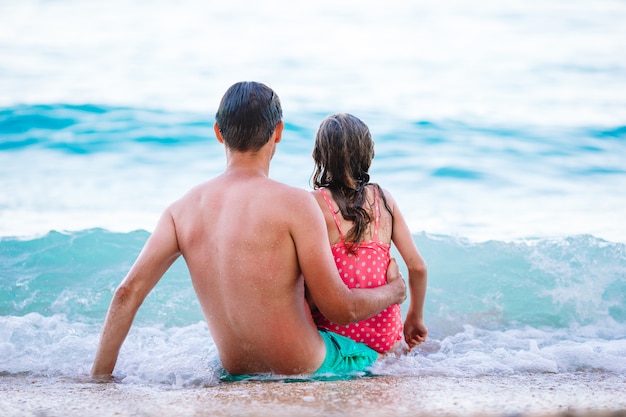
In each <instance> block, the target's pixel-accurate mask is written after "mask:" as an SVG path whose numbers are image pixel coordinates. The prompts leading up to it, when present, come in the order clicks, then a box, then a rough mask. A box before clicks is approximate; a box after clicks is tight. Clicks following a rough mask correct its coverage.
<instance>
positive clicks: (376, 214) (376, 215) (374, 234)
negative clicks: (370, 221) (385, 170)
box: [372, 185, 380, 242]
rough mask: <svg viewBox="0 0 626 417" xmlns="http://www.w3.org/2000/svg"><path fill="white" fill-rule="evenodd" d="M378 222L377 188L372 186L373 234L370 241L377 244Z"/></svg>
mask: <svg viewBox="0 0 626 417" xmlns="http://www.w3.org/2000/svg"><path fill="white" fill-rule="evenodd" d="M379 222H380V208H379V207H378V187H377V186H376V185H374V233H373V235H372V239H373V240H375V241H377V242H378V224H379Z"/></svg>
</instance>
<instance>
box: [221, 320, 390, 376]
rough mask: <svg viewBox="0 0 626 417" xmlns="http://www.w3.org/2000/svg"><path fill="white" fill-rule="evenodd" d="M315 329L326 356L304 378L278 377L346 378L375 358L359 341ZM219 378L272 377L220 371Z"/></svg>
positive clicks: (360, 372) (363, 368) (375, 354)
mask: <svg viewBox="0 0 626 417" xmlns="http://www.w3.org/2000/svg"><path fill="white" fill-rule="evenodd" d="M318 331H319V332H320V335H321V336H322V339H324V343H325V344H326V358H325V359H324V362H323V363H322V366H320V367H319V369H318V370H317V371H315V372H314V373H313V374H312V375H310V376H309V377H308V378H302V377H288V378H286V379H285V378H284V376H283V377H281V378H280V380H281V381H285V382H289V381H294V382H295V381H303V380H304V381H306V380H336V379H349V378H351V377H354V376H358V375H362V374H363V373H365V372H366V371H367V368H369V367H370V366H372V364H373V363H374V362H375V361H376V359H378V352H376V351H375V350H373V349H370V348H369V347H368V346H367V345H365V344H363V343H358V342H355V341H354V340H352V339H350V338H347V337H345V336H341V335H339V334H336V333H333V332H331V331H328V330H326V329H318ZM220 379H221V380H222V381H224V382H234V381H245V380H272V379H275V377H274V376H272V375H269V374H244V375H232V374H229V373H228V372H226V371H223V372H222V375H221V378H220Z"/></svg>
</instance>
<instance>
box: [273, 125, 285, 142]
mask: <svg viewBox="0 0 626 417" xmlns="http://www.w3.org/2000/svg"><path fill="white" fill-rule="evenodd" d="M284 128H285V124H284V123H283V121H282V120H281V121H280V122H278V124H277V125H276V129H274V136H275V138H274V142H275V143H278V142H280V140H281V139H282V136H283V129H284Z"/></svg>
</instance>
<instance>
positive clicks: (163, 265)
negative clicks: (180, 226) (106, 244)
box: [91, 210, 180, 379]
mask: <svg viewBox="0 0 626 417" xmlns="http://www.w3.org/2000/svg"><path fill="white" fill-rule="evenodd" d="M179 255H180V252H179V249H178V241H177V239H176V229H175V227H174V221H173V219H172V216H171V214H170V212H169V210H167V211H166V212H165V213H164V214H163V215H162V216H161V219H160V220H159V223H158V224H157V226H156V228H155V230H154V232H153V233H152V235H151V236H150V237H149V238H148V240H147V241H146V244H145V245H144V247H143V249H142V250H141V253H140V254H139V257H138V258H137V260H136V261H135V263H134V265H133V267H132V268H131V269H130V271H129V272H128V275H126V278H124V281H122V283H121V284H120V286H119V287H118V288H117V290H116V291H115V294H114V295H113V299H112V300H111V305H110V306H109V311H108V312H107V316H106V319H105V321H104V326H103V328H102V333H101V335H100V344H99V346H98V350H97V352H96V358H95V360H94V363H93V367H92V368H91V375H92V376H94V377H97V378H105V379H109V378H110V377H111V374H112V373H113V369H114V368H115V363H116V362H117V357H118V354H119V351H120V348H121V347H122V343H123V342H124V339H126V336H127V335H128V332H129V330H130V327H131V325H132V323H133V319H134V318H135V314H136V313H137V310H138V309H139V306H141V303H142V302H143V300H144V299H145V298H146V296H147V295H148V294H149V293H150V291H151V290H152V288H154V286H155V285H156V284H157V282H159V280H160V279H161V277H162V276H163V274H165V272H166V271H167V269H168V268H169V267H170V266H171V265H172V263H174V261H175V260H176V258H178V256H179Z"/></svg>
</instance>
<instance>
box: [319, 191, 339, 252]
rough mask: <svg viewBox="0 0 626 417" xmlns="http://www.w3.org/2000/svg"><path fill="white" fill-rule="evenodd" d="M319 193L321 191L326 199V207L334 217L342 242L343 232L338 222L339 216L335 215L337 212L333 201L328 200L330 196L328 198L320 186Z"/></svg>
mask: <svg viewBox="0 0 626 417" xmlns="http://www.w3.org/2000/svg"><path fill="white" fill-rule="evenodd" d="M320 193H322V196H323V197H324V200H326V204H328V208H329V209H330V212H331V213H332V215H333V219H335V224H336V225H337V229H338V230H339V235H340V236H341V241H342V242H343V232H342V231H341V223H339V217H337V212H336V211H335V208H334V207H333V203H332V202H331V201H330V198H328V195H327V194H326V192H325V191H324V190H323V189H322V188H320Z"/></svg>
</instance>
